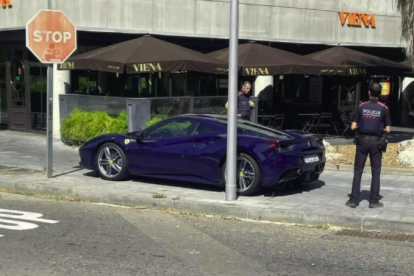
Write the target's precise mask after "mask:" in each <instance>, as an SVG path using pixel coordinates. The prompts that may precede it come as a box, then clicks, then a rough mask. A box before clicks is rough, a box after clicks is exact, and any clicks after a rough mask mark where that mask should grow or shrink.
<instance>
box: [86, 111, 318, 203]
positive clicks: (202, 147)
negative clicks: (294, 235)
mask: <svg viewBox="0 0 414 276" xmlns="http://www.w3.org/2000/svg"><path fill="white" fill-rule="evenodd" d="M237 128H238V161H237V163H238V164H237V171H238V172H237V174H238V177H237V179H238V181H237V182H238V183H237V185H238V193H239V194H240V195H253V194H255V193H257V192H259V191H260V190H261V189H262V188H263V187H272V188H276V187H282V188H283V187H284V186H286V184H291V183H307V182H312V181H316V180H318V179H319V175H320V174H321V173H322V172H323V170H324V167H325V148H324V146H323V143H322V141H321V140H320V139H318V138H317V137H316V136H314V135H312V134H309V133H304V132H300V131H287V130H281V129H275V128H269V127H265V126H262V125H259V124H256V123H252V122H248V121H244V120H238V122H237ZM226 135H227V117H226V116H220V115H200V114H197V115H196V114H186V115H180V116H175V117H170V118H168V119H166V120H163V121H161V122H159V123H157V124H155V125H152V126H150V127H148V128H146V129H144V130H143V131H140V132H133V133H128V134H126V135H123V134H105V135H101V136H98V137H96V138H93V139H91V140H90V141H88V142H87V143H85V144H84V145H83V146H82V147H81V148H80V149H79V154H80V158H81V162H80V165H81V166H83V167H84V168H86V169H90V170H95V171H97V172H98V173H99V174H100V176H101V177H102V178H103V179H106V180H113V181H118V180H122V179H125V178H127V177H128V176H129V175H136V176H146V177H156V178H165V179H172V180H180V181H189V182H193V183H194V182H196V183H204V184H212V185H225V182H226V148H227V145H226V143H227V139H226Z"/></svg>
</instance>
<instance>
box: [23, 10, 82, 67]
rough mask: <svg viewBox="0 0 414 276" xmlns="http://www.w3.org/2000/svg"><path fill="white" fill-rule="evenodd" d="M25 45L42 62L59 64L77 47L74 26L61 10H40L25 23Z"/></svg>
mask: <svg viewBox="0 0 414 276" xmlns="http://www.w3.org/2000/svg"><path fill="white" fill-rule="evenodd" d="M26 46H27V48H29V50H30V51H31V52H32V53H33V54H34V55H35V56H36V57H37V58H38V59H39V60H40V61H41V62H42V63H57V64H61V63H63V62H65V60H66V59H68V58H69V57H70V56H71V55H72V54H73V52H75V51H76V49H77V38H76V26H75V25H74V24H73V23H72V22H71V21H70V20H69V19H68V17H67V16H66V15H65V14H64V13H63V12H62V11H52V10H41V11H40V12H38V13H37V14H36V15H35V16H34V17H33V18H32V19H31V20H30V21H29V22H28V23H27V25H26Z"/></svg>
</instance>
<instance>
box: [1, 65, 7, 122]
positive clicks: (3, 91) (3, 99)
mask: <svg viewBox="0 0 414 276" xmlns="http://www.w3.org/2000/svg"><path fill="white" fill-rule="evenodd" d="M7 118H8V116H7V84H6V64H0V124H7Z"/></svg>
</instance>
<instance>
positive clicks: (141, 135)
mask: <svg viewBox="0 0 414 276" xmlns="http://www.w3.org/2000/svg"><path fill="white" fill-rule="evenodd" d="M143 138H144V133H143V132H141V133H139V134H138V135H137V137H136V140H137V142H141V141H142V139H143Z"/></svg>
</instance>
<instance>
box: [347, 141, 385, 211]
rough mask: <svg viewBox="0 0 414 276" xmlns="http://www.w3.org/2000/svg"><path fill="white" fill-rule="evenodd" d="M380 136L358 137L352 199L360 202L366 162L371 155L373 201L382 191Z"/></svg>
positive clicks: (373, 201)
mask: <svg viewBox="0 0 414 276" xmlns="http://www.w3.org/2000/svg"><path fill="white" fill-rule="evenodd" d="M380 139H381V138H380V137H375V136H365V137H364V136H362V137H359V138H358V140H359V141H358V144H357V148H356V155H355V168H354V181H353V183H352V194H351V199H353V200H356V201H357V202H358V200H359V196H360V193H361V178H362V173H363V171H364V167H365V163H366V161H367V157H368V155H369V157H370V161H371V169H372V181H371V198H370V202H371V203H376V202H378V200H379V192H380V175H381V166H382V151H381V150H380V149H379V148H378V144H379V141H380Z"/></svg>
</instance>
